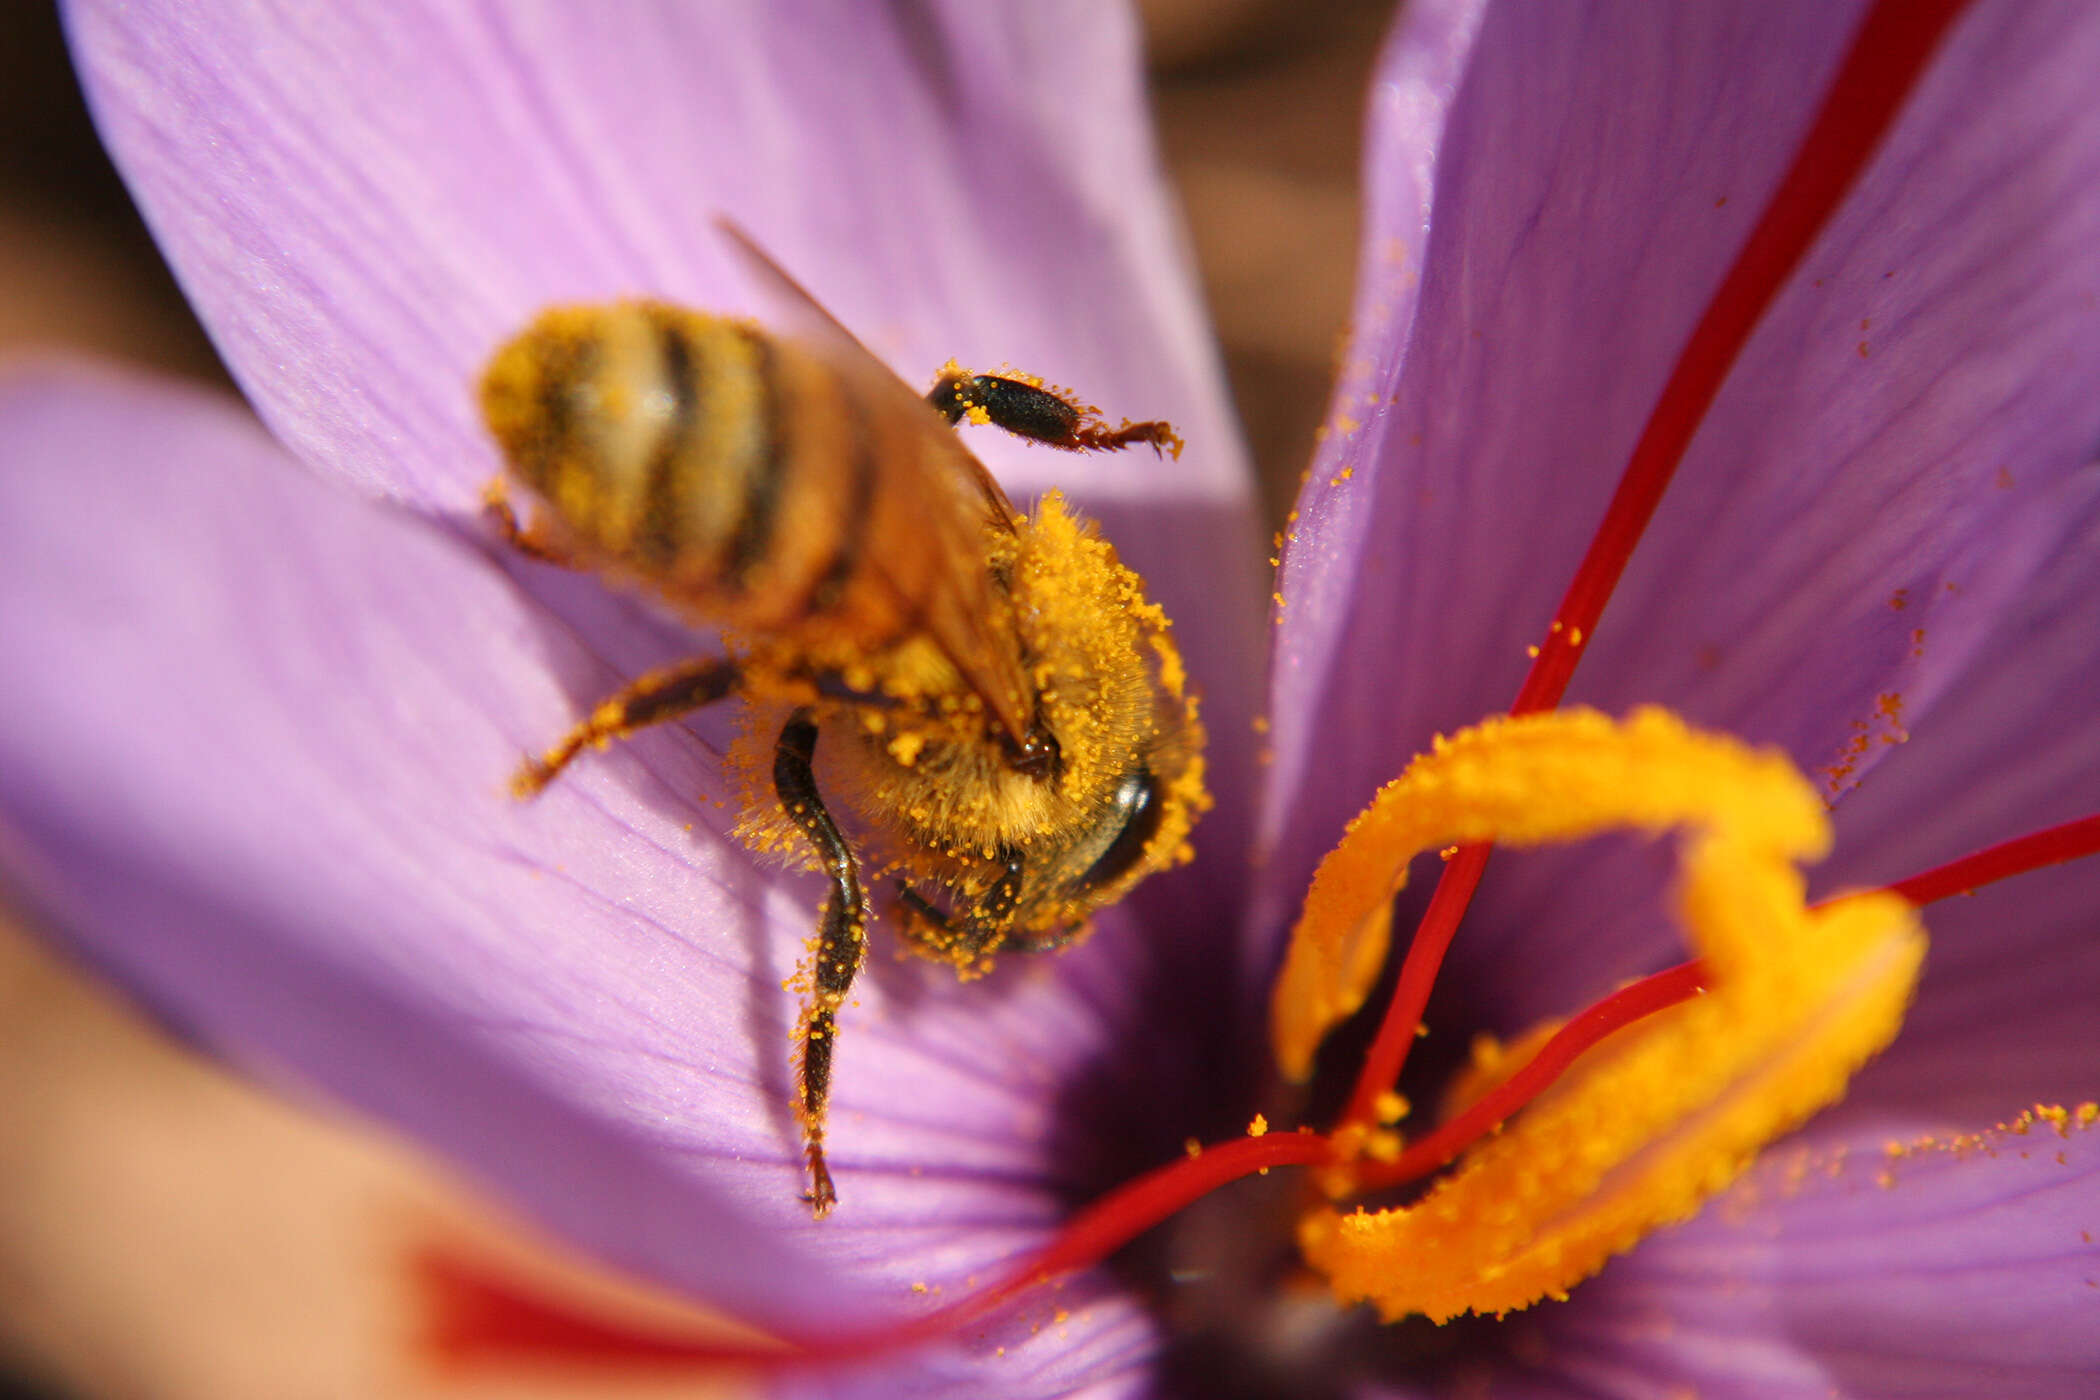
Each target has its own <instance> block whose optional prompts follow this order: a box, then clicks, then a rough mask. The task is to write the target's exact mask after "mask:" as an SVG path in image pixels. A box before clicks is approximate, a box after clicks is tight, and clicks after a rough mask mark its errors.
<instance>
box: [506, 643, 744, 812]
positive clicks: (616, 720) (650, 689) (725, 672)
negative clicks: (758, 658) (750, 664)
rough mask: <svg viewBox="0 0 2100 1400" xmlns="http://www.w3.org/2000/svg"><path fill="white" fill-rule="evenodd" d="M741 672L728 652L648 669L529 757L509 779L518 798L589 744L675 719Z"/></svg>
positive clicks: (731, 686) (713, 697) (710, 699)
mask: <svg viewBox="0 0 2100 1400" xmlns="http://www.w3.org/2000/svg"><path fill="white" fill-rule="evenodd" d="M742 679H743V673H742V672H741V671H739V670H738V669H737V664H736V663H735V662H734V661H731V660H729V659H728V658H726V657H720V656H706V657H699V658H697V659H695V660H692V661H686V662H681V663H680V664H678V665H676V666H665V667H663V668H662V669H660V670H655V671H651V672H649V673H648V674H647V675H644V676H642V677H640V678H639V679H637V680H635V681H634V682H633V684H631V685H629V686H628V687H627V688H626V689H624V690H622V691H620V692H619V693H618V694H616V695H613V696H611V697H609V698H607V699H605V700H603V701H600V702H599V704H598V707H597V708H596V709H594V710H592V711H591V713H590V715H589V717H588V718H586V719H585V720H584V721H583V723H581V724H579V725H577V726H576V727H575V728H574V729H571V730H570V731H569V732H568V733H567V734H565V735H563V736H562V741H561V742H560V743H558V744H556V745H555V746H554V747H553V748H551V749H549V750H547V752H546V753H544V754H542V755H540V756H539V757H538V758H528V759H526V760H525V764H524V766H523V767H521V768H520V769H518V771H517V774H516V776H514V777H513V778H512V779H511V780H510V790H511V792H512V793H514V794H515V795H517V796H519V797H535V796H537V795H538V794H539V792H540V790H541V789H543V788H545V787H546V786H547V784H549V783H551V782H553V781H554V777H555V775H556V774H557V773H559V772H561V770H562V769H564V768H566V767H568V766H569V760H571V759H573V758H575V757H576V755H577V754H579V753H582V752H583V751H584V750H585V749H587V748H592V747H599V748H602V747H604V746H605V745H606V744H608V743H610V742H611V741H612V740H614V739H618V738H624V737H625V736H627V735H629V734H632V733H634V731H635V730H637V729H644V728H647V727H648V726H649V725H652V724H661V723H662V722H663V721H665V720H667V719H676V718H678V717H679V716H680V715H683V714H688V713H690V712H692V711H694V710H697V709H699V708H700V707H701V706H703V705H712V704H713V703H714V702H715V701H717V700H720V699H722V698H723V697H725V696H727V695H728V694H729V693H730V692H732V691H734V690H735V689H736V688H737V683H738V682H739V681H740V680H742Z"/></svg>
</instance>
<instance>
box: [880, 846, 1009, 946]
mask: <svg viewBox="0 0 2100 1400" xmlns="http://www.w3.org/2000/svg"><path fill="white" fill-rule="evenodd" d="M1023 874H1024V872H1023V869H1022V865H1021V858H1020V857H1019V856H1018V855H1011V854H1010V855H1008V856H1007V858H1006V869H1005V871H1004V872H1003V873H1001V875H1000V876H999V879H998V880H997V881H996V882H995V883H994V884H993V885H992V887H991V888H990V889H989V890H986V891H985V893H984V898H983V899H981V900H979V901H978V902H977V904H976V906H975V907H974V908H972V909H971V910H970V912H968V913H967V914H964V915H962V916H961V917H959V918H957V917H953V916H950V915H948V914H945V913H943V912H942V911H941V910H940V909H938V908H936V907H935V906H934V905H933V904H931V903H930V902H928V900H927V899H926V897H925V896H924V895H922V894H920V893H919V892H918V891H917V890H915V889H913V888H912V887H911V886H909V885H905V884H899V885H898V886H897V903H898V905H899V908H900V912H901V913H902V914H903V916H904V917H903V919H902V920H901V923H902V924H903V929H902V935H903V937H904V938H905V939H907V940H908V941H910V942H911V943H913V944H915V945H916V946H917V947H918V949H919V950H920V951H921V952H923V953H926V954H927V955H929V956H931V957H933V958H936V959H938V960H940V961H942V962H951V963H954V964H956V965H957V966H958V967H963V968H967V967H969V966H970V965H972V964H974V963H976V962H977V961H978V960H979V959H981V958H982V957H984V956H985V954H987V953H996V952H1001V951H1004V950H1005V949H1008V948H1018V947H1023V946H1025V945H1023V944H1021V943H1019V942H1016V937H1017V936H1016V935H1015V934H1013V933H1012V932H1011V931H1010V930H1009V927H1008V921H1009V920H1010V919H1011V918H1012V917H1013V911H1014V909H1015V907H1016V906H1018V905H1019V904H1020V902H1021V881H1022V878H1023ZM1024 936H1025V935H1024Z"/></svg>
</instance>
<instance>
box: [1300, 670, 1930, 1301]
mask: <svg viewBox="0 0 2100 1400" xmlns="http://www.w3.org/2000/svg"><path fill="white" fill-rule="evenodd" d="M1621 828H1633V829H1636V830H1642V831H1648V832H1654V833H1659V832H1661V831H1664V830H1669V829H1679V830H1681V831H1682V832H1683V833H1684V835H1683V839H1682V845H1681V851H1682V881H1681V884H1680V888H1679V891H1678V895H1677V908H1678V913H1679V916H1680V918H1681V919H1682V921H1683V923H1684V926H1685V929H1686V933H1687V938H1688V941H1689V943H1690V945H1691V947H1692V950H1693V952H1694V953H1696V955H1697V956H1698V958H1699V959H1700V961H1701V965H1702V967H1703V969H1704V975H1703V978H1702V981H1703V984H1704V986H1705V988H1706V990H1705V993H1704V994H1703V995H1701V996H1699V997H1697V998H1696V999H1694V1000H1692V1001H1690V1002H1687V1003H1685V1004H1683V1005H1680V1006H1676V1007H1673V1008H1671V1009H1669V1010H1667V1011H1664V1012H1662V1013H1660V1014H1658V1015H1655V1016H1652V1017H1649V1018H1648V1019H1646V1020H1644V1021H1641V1022H1639V1023H1638V1024H1636V1025H1634V1026H1631V1027H1629V1028H1627V1029H1625V1030H1622V1031H1620V1032H1618V1033H1617V1034H1615V1035H1613V1036H1612V1037H1611V1038H1610V1039H1608V1040H1606V1041H1605V1042H1604V1043H1603V1044H1602V1045H1600V1046H1598V1047H1597V1048H1596V1049H1595V1050H1593V1051H1592V1052H1590V1054H1588V1055H1587V1056H1585V1057H1584V1058H1583V1059H1582V1060H1581V1061H1580V1062H1578V1064H1577V1066H1576V1067H1575V1069H1574V1070H1573V1071H1572V1072H1571V1073H1570V1074H1568V1075H1567V1076H1566V1077H1565V1078H1564V1079H1562V1080H1561V1081H1560V1082H1559V1083H1558V1084H1557V1085H1555V1087H1554V1088H1553V1089H1552V1090H1551V1091H1550V1092H1548V1093H1547V1094H1545V1095H1543V1096H1542V1097H1541V1098H1539V1099H1538V1100H1536V1101H1535V1102H1534V1103H1532V1104H1531V1105H1530V1106H1529V1107H1528V1108H1527V1109H1526V1110H1525V1111H1524V1112H1523V1113H1522V1114H1521V1115H1520V1116H1519V1117H1517V1118H1516V1119H1514V1120H1512V1122H1511V1123H1510V1125H1509V1126H1508V1128H1507V1129H1506V1130H1505V1131H1503V1132H1502V1133H1500V1134H1498V1135H1496V1136H1494V1137H1491V1138H1489V1139H1487V1140H1486V1141H1484V1142H1483V1143H1481V1144H1480V1145H1479V1146H1478V1147H1476V1148H1475V1149H1474V1150H1472V1151H1471V1152H1470V1153H1468V1154H1467V1155H1466V1156H1465V1157H1464V1158H1462V1159H1461V1160H1460V1162H1459V1164H1458V1166H1457V1167H1456V1169H1455V1170H1454V1171H1453V1172H1452V1173H1451V1174H1450V1175H1449V1176H1447V1177H1446V1178H1445V1179H1444V1180H1443V1181H1441V1182H1439V1183H1438V1184H1437V1185H1436V1186H1435V1187H1434V1188H1433V1189H1432V1190H1430V1191H1429V1192H1428V1193H1427V1194H1426V1195H1425V1196H1423V1197H1422V1198H1421V1199H1420V1200H1419V1201H1417V1202H1416V1203H1415V1204H1413V1205H1412V1206H1409V1207H1406V1208H1404V1209H1391V1210H1378V1211H1370V1210H1364V1209H1361V1208H1359V1209H1356V1210H1354V1211H1351V1212H1347V1213H1345V1212H1343V1211H1341V1210H1338V1209H1336V1208H1333V1207H1330V1206H1325V1205H1322V1206H1319V1207H1316V1208H1314V1209H1312V1210H1310V1211H1309V1212H1308V1213H1307V1214H1306V1216H1305V1217H1304V1218H1303V1220H1302V1221H1301V1225H1300V1232H1299V1233H1300V1245H1301V1247H1302V1248H1303V1250H1304V1253H1305V1256H1306V1258H1307V1260H1308V1261H1309V1262H1310V1263H1311V1264H1312V1265H1313V1266H1314V1267H1315V1268H1317V1269H1319V1270H1320V1271H1321V1272H1322V1273H1324V1274H1326V1275H1327V1277H1328V1278H1329V1280H1330V1282H1331V1284H1332V1287H1333V1290H1334V1292H1335V1295H1336V1297H1337V1298H1339V1299H1341V1300H1342V1301H1344V1302H1356V1301H1370V1302H1372V1303H1374V1304H1376V1305H1377V1307H1378V1309H1379V1311H1380V1312H1381V1313H1382V1314H1383V1315H1384V1316H1386V1317H1387V1318H1388V1319H1392V1318H1397V1317H1401V1316H1405V1315H1407V1314H1411V1313H1423V1314H1426V1315H1428V1316H1429V1317H1432V1318H1435V1319H1437V1320H1439V1321H1441V1320H1443V1319H1446V1318H1449V1317H1453V1316H1456V1315H1457V1314H1460V1313H1464V1312H1477V1313H1502V1312H1507V1311H1509V1310H1512V1309H1515V1308H1522V1307H1525V1306H1528V1305H1529V1304H1531V1303H1534V1302H1537V1301H1539V1300H1540V1299H1542V1298H1547V1297H1563V1296H1565V1295H1566V1292H1567V1289H1568V1288H1569V1287H1570V1286H1572V1285H1573V1284H1574V1283H1576V1282H1578V1281H1579V1280H1581V1279H1583V1278H1586V1277H1588V1276H1589V1275H1590V1274H1592V1273H1594V1272H1595V1271H1596V1270H1597V1269H1598V1268H1600V1267H1601V1266H1602V1265H1603V1263H1604V1261H1605V1260H1606V1259H1608V1258H1609V1257H1610V1256H1611V1255H1612V1254H1614V1253H1617V1252H1619V1251H1621V1250H1624V1249H1627V1248H1629V1247H1630V1246H1631V1245H1633V1244H1634V1243H1635V1242H1636V1241H1637V1240H1639V1239H1640V1238H1641V1237H1642V1236H1643V1235H1645V1234H1647V1233H1648V1232H1649V1231H1651V1230H1654V1229H1656V1228H1658V1227H1659V1226H1662V1225H1665V1224H1669V1223H1671V1222H1673V1221H1676V1220H1681V1219H1683V1218H1685V1217H1687V1216H1689V1215H1690V1214H1691V1213H1692V1212H1693V1211H1695V1210H1696V1209H1697V1208H1698V1206H1699V1203H1700V1202H1701V1201H1703V1200H1704V1199H1706V1197H1708V1196H1709V1195H1711V1194H1713V1193H1714V1192H1715V1191H1718V1190H1719V1189H1721V1188H1722V1187H1723V1186H1725V1185H1726V1184H1727V1183H1728V1182H1729V1181H1730V1180H1732V1179H1733V1178H1734V1177H1735V1176H1736V1174H1737V1173H1738V1172H1740V1171H1741V1170H1742V1168H1743V1167H1744V1166H1745V1165H1747V1164H1748V1162H1749V1161H1750V1160H1751V1159H1752V1158H1753V1157H1754V1156H1755V1154H1756V1153H1757V1151H1758V1150H1759V1149H1760V1148H1761V1147H1762V1146H1763V1145H1764V1144H1765V1143H1767V1142H1769V1141H1771V1140H1772V1139H1773V1138H1774V1137H1776V1136H1778V1135H1779V1134H1781V1133H1784V1132H1786V1131H1788V1130H1789V1129H1791V1128H1792V1127H1794V1126H1795V1125H1797V1124H1798V1123H1800V1122H1801V1121H1802V1120H1803V1119H1805V1118H1807V1117H1808V1116H1809V1115H1810V1114H1812V1113H1814V1112H1815V1111H1817V1110H1818V1109H1820V1108H1822V1107H1824V1106H1826V1105H1828V1104H1830V1103H1832V1102H1834V1101H1835V1100H1836V1099H1838V1098H1839V1097H1840V1096H1842V1094H1843V1092H1844V1088H1845V1084H1846V1082H1847V1081H1848V1080H1849V1078H1850V1077H1851V1075H1852V1074H1853V1073H1854V1072H1855V1071H1856V1070H1857V1069H1858V1068H1859V1067H1860V1065H1862V1064H1863V1063H1864V1062H1865V1061H1866V1060H1867V1059H1868V1058H1869V1057H1871V1056H1872V1055H1874V1054H1875V1053H1876V1052H1878V1051H1879V1050H1880V1049H1881V1048H1882V1047H1883V1046H1885V1045H1886V1044H1887V1043H1888V1042H1889V1041H1890V1040H1891V1039H1892V1038H1893V1037H1894V1035H1895V1033H1896V1030H1897V1028H1898V1026H1899V1025H1900V1023H1901V1020H1902V1015H1903V1011H1904V1008H1905V1007H1906V1006H1907V1005H1908V1003H1909V1000H1910V996H1911V992H1912V989H1913V988H1914V987H1915V985H1916V981H1917V975H1918V970H1919V966H1920V964H1921V962H1922V960H1923V957H1924V952H1925V936H1924V929H1923V927H1922V926H1921V925H1920V923H1919V921H1918V919H1917V917H1916V914H1915V911H1914V910H1913V908H1912V906H1911V905H1910V904H1909V903H1908V902H1906V901H1905V900H1903V899H1901V898H1898V897H1896V896H1894V895H1889V894H1867V895H1858V896H1853V897H1850V898H1846V899H1840V900H1836V901H1833V902H1831V903H1828V904H1825V905H1823V906H1820V907H1818V908H1815V909H1810V908H1809V907H1808V906H1807V904H1806V902H1805V900H1804V898H1803V894H1804V889H1805V884H1804V881H1803V879H1802V876H1801V874H1800V872H1799V871H1798V870H1797V869H1796V867H1795V862H1796V861H1799V860H1810V859H1815V858H1818V857H1820V856H1821V855H1822V854H1823V853H1824V852H1825V851H1826V850H1827V849H1828V847H1829V843H1830V830H1829V822H1828V819H1827V818H1826V816H1825V814H1824V809H1823V804H1822V802H1821V800H1820V799H1819V797H1818V796H1817V794H1816V792H1815V790H1814V788H1813V787H1811V786H1810V785H1809V783H1808V782H1807V781H1806V780H1805V779H1804V778H1803V777H1802V776H1801V775H1800V773H1799V772H1798V771H1796V770H1795V769H1794V768H1793V766H1792V765H1791V764H1790V763H1788V762H1787V760H1786V759H1785V758H1783V757H1781V756H1779V755H1777V754H1774V753H1769V752H1767V753H1759V752H1756V751H1753V750H1751V749H1750V748H1748V747H1747V746H1745V745H1743V744H1741V743H1739V742H1737V741H1735V740H1733V739H1729V738H1725V737H1720V736H1714V735H1707V734H1700V733H1696V732H1694V731H1692V730H1690V729H1688V728H1687V727H1686V726H1685V725H1684V724H1683V723H1682V722H1680V721H1679V720H1677V719H1676V718H1675V717H1674V716H1672V715H1670V714H1668V713H1666V712H1664V711H1661V710H1652V709H1651V710H1641V711H1637V712H1636V713H1634V714H1633V715H1632V716H1631V717H1630V718H1628V719H1627V720H1625V721H1624V722H1617V721H1613V720H1611V719H1609V718H1607V717H1605V716H1603V715H1599V714H1596V713H1594V712H1587V711H1563V712H1559V713H1553V714H1541V715H1531V716H1526V717H1524V718H1520V719H1504V720H1495V721H1491V722H1489V723H1486V724H1483V725H1481V726H1480V727H1478V728H1477V729H1473V730H1468V731H1466V732H1464V733H1461V734H1460V735H1458V736H1457V737H1455V738H1452V739H1450V740H1445V741H1440V742H1439V743H1438V744H1437V746H1436V749H1435V751H1434V752H1433V753H1431V754H1429V755H1425V756H1424V757H1421V758H1418V759H1417V760H1416V761H1415V763H1414V764H1412V765H1411V766H1410V767H1409V768H1408V770H1407V772H1406V773H1404V774H1402V775H1401V776H1400V777H1399V778H1398V779H1396V780H1394V781H1393V782H1392V783H1390V784H1388V785H1387V786H1386V788H1385V789H1384V790H1383V791H1381V792H1380V794H1379V795H1378V797H1377V799H1376V800H1374V801H1373V803H1372V804H1371V806H1370V807H1369V808H1367V809H1366V810H1365V811H1364V812H1363V814H1362V815H1360V816H1359V817H1358V818H1357V819H1356V820H1355V821H1354V822H1352V823H1351V824H1350V828H1349V831H1348V833H1347V834H1346V835H1345V836H1344V838H1343V840H1342V843H1341V844H1340V845H1339V846H1338V847H1337V848H1336V849H1335V850H1334V851H1333V852H1331V853H1330V854H1329V855H1328V857H1327V859H1326V860H1325V861H1324V862H1322V864H1321V867H1320V870H1319V873H1318V874H1317V875H1316V876H1315V878H1314V882H1313V887H1312V890H1311V891H1310V893H1309V895H1308V897H1307V900H1306V907H1305V912H1304V915H1303V916H1302V917H1301V919H1300V921H1299V924H1298V927H1297V929H1296V930H1295V932H1294V934H1293V938H1292V943H1291V948H1290V952H1289V956H1288V958H1287V961H1286V963H1285V967H1284V972H1283V975H1282V977H1281V978H1280V979H1279V981H1278V984H1277V988H1276V994H1275V997H1274V1000H1273V1002H1272V1008H1271V1009H1272V1035H1273V1039H1274V1043H1275V1049H1276V1053H1277V1057H1278V1060H1279V1062H1280V1063H1281V1064H1282V1066H1283V1068H1284V1069H1285V1071H1286V1072H1287V1073H1292V1074H1296V1075H1302V1074H1303V1073H1304V1072H1305V1071H1306V1070H1307V1069H1308V1068H1309V1066H1310V1063H1311V1057H1312V1053H1313V1051H1314V1050H1315V1049H1316V1048H1317V1046H1318V1044H1319V1041H1320V1039H1321V1037H1322V1036H1324V1035H1325V1033H1326V1032H1327V1030H1328V1029H1330V1028H1331V1027H1332V1026H1333V1025H1334V1024H1335V1023H1336V1022H1337V1021H1339V1020H1340V1019H1341V1018H1342V1017H1344V1016H1347V1015H1349V1014H1350V1013H1351V1012H1353V1011H1354V1010H1355V1009H1356V1008H1357V1007H1358V1006H1360V1005H1361V1004H1362V1002H1363V999H1364V997H1365V996H1366V995H1367V993H1368V991H1369V988H1370V984H1371V982H1372V981H1373V980H1374V979H1375V978H1376V976H1377V972H1378V968H1379V967H1380V965H1382V963H1383V962H1384V958H1385V952H1386V945H1387V941H1388V936H1389V929H1388V926H1387V925H1388V920H1389V914H1388V912H1387V911H1388V910H1389V908H1390V904H1391V899H1392V896H1393V895H1394V894H1395V893H1396V892H1397V891H1398V890H1399V888H1400V886H1401V884H1402V883H1403V882H1404V880H1405V878H1406V870H1407V862H1408V861H1409V860H1410V859H1412V858H1413V857H1414V856H1415V855H1416V854H1418V853H1420V852H1423V851H1428V850H1435V849H1438V848H1440V847H1442V846H1445V845H1448V844H1451V843H1454V842H1455V843H1460V844H1471V843H1475V842H1483V841H1494V842H1499V843H1502V844H1505V845H1512V846H1525V845H1539V844H1549V843H1559V842H1567V841H1574V840H1578V839H1581V838H1583V837H1587V836H1592V835H1596V834H1600V833H1603V832H1606V831H1609V830H1614V829H1621ZM1349 1171H1350V1168H1349V1166H1348V1165H1347V1164H1343V1165H1342V1166H1341V1167H1339V1168H1337V1169H1336V1170H1334V1171H1330V1172H1329V1173H1328V1174H1327V1175H1328V1177H1329V1178H1330V1179H1329V1180H1328V1181H1327V1183H1326V1184H1327V1185H1328V1186H1329V1188H1330V1190H1332V1189H1333V1188H1335V1187H1337V1186H1339V1187H1342V1188H1344V1189H1343V1190H1342V1191H1341V1192H1340V1194H1344V1195H1346V1194H1349V1192H1348V1191H1347V1189H1346V1188H1347V1185H1348V1181H1347V1175H1348V1172H1349ZM1337 1178H1338V1179H1337Z"/></svg>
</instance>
